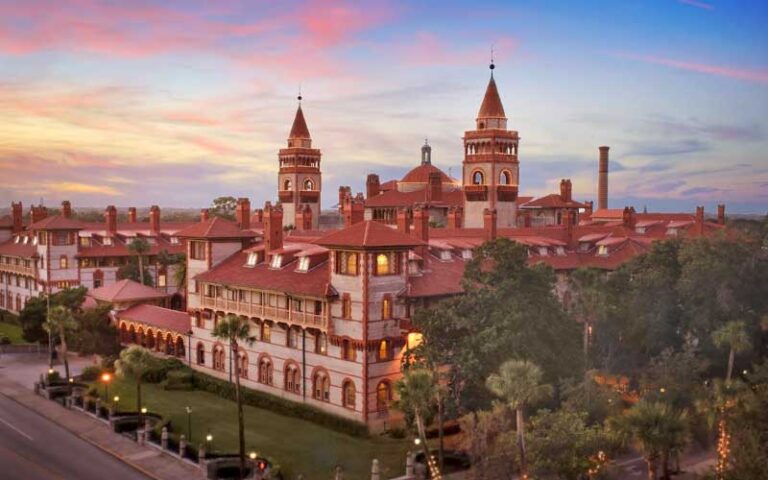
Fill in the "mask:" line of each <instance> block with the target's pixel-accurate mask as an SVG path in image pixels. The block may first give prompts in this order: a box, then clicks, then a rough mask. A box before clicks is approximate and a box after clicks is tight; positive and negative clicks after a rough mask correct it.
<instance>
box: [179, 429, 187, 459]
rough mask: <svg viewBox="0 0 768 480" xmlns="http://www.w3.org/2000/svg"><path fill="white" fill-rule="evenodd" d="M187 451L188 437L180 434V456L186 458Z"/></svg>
mask: <svg viewBox="0 0 768 480" xmlns="http://www.w3.org/2000/svg"><path fill="white" fill-rule="evenodd" d="M185 453H187V437H185V436H184V434H182V435H180V436H179V456H180V457H181V458H184V454H185Z"/></svg>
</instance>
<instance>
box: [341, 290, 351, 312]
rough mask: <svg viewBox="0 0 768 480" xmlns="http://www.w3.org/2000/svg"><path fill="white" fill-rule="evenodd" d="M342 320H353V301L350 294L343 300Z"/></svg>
mask: <svg viewBox="0 0 768 480" xmlns="http://www.w3.org/2000/svg"><path fill="white" fill-rule="evenodd" d="M341 318H352V299H351V298H350V297H349V294H345V295H344V297H343V298H342V299H341Z"/></svg>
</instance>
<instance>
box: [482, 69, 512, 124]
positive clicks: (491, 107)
mask: <svg viewBox="0 0 768 480" xmlns="http://www.w3.org/2000/svg"><path fill="white" fill-rule="evenodd" d="M477 118H506V115H505V114H504V105H502V104H501V97H499V90H498V89H497V88H496V80H494V79H493V76H491V80H490V81H489V82H488V88H486V89H485V97H483V103H482V104H481V105H480V111H479V112H478V113H477Z"/></svg>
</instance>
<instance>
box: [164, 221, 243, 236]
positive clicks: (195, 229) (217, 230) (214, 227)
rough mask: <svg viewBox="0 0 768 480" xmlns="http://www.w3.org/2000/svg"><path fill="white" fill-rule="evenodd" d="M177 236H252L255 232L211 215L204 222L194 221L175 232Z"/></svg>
mask: <svg viewBox="0 0 768 480" xmlns="http://www.w3.org/2000/svg"><path fill="white" fill-rule="evenodd" d="M176 236H177V237H184V238H222V239H223V238H253V237H255V236H256V234H255V233H254V232H252V231H250V230H241V229H240V227H239V226H238V225H237V224H236V223H234V222H230V221H229V220H225V219H223V218H221V217H211V218H209V219H208V220H206V221H204V222H199V223H195V224H193V225H190V226H189V227H187V228H184V229H182V230H180V231H178V232H176Z"/></svg>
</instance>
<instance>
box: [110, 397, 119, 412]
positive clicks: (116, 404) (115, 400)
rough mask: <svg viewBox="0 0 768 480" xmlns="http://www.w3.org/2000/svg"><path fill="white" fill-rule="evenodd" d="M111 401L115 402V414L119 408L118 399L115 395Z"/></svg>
mask: <svg viewBox="0 0 768 480" xmlns="http://www.w3.org/2000/svg"><path fill="white" fill-rule="evenodd" d="M112 401H113V402H115V412H117V408H118V407H119V406H120V397H118V396H117V395H115V398H113V399H112Z"/></svg>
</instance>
